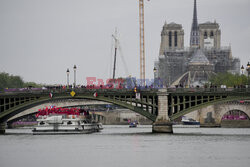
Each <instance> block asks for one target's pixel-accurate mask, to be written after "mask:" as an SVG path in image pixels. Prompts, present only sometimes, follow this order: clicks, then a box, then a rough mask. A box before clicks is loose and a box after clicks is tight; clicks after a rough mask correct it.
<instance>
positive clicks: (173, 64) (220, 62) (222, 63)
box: [155, 0, 240, 86]
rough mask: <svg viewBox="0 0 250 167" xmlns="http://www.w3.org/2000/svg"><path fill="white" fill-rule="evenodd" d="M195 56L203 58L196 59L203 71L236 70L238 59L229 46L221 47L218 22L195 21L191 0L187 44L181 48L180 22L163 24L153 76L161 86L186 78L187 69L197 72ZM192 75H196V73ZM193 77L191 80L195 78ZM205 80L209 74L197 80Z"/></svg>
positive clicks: (236, 71)
mask: <svg viewBox="0 0 250 167" xmlns="http://www.w3.org/2000/svg"><path fill="white" fill-rule="evenodd" d="M197 51H198V52H197ZM197 55H199V56H198V57H200V58H201V59H203V60H205V59H206V60H205V61H204V62H203V61H201V62H199V67H200V68H202V69H203V71H204V70H205V71H204V73H206V74H212V73H215V74H216V73H224V72H231V73H236V74H239V73H240V60H239V59H238V58H234V57H233V56H232V51H231V47H230V46H221V30H220V26H219V24H218V23H217V22H216V21H214V22H206V23H202V24H198V17H197V4H196V0H194V11H193V22H192V26H191V33H190V46H189V47H184V30H183V28H182V25H181V24H177V23H169V24H167V23H165V24H164V26H163V29H162V32H161V45H160V52H159V59H158V61H156V62H155V69H157V70H156V72H155V78H156V79H160V80H161V81H162V82H163V84H164V85H165V86H170V85H176V84H177V85H178V84H180V83H181V82H177V81H183V78H182V77H184V78H187V77H186V75H185V74H186V73H187V72H190V73H191V74H194V73H196V74H197V71H196V72H195V70H196V69H197V68H196V67H193V65H192V62H193V61H194V58H195V57H196V58H197ZM203 55H204V56H203ZM207 61H208V62H207ZM196 63H197V62H196ZM202 63H204V64H202ZM208 64H209V65H208ZM195 76H197V77H198V75H195ZM197 79H198V78H197ZM197 79H193V80H191V81H197ZM208 79H209V75H206V77H203V78H202V80H203V81H201V82H200V83H204V82H206V81H208ZM191 81H190V82H189V81H185V83H189V84H188V85H186V86H190V85H192V84H194V83H192V82H191ZM183 83H184V82H183Z"/></svg>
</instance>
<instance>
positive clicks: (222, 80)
mask: <svg viewBox="0 0 250 167" xmlns="http://www.w3.org/2000/svg"><path fill="white" fill-rule="evenodd" d="M209 81H210V83H211V84H212V85H217V86H220V85H226V86H227V87H233V86H238V85H246V84H247V77H246V76H245V75H239V74H232V73H218V74H217V75H213V76H211V77H210V79H209Z"/></svg>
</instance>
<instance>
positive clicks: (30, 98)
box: [0, 88, 250, 133]
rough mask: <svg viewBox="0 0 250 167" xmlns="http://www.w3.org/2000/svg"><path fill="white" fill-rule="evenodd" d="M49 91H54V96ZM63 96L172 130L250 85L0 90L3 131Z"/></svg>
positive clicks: (242, 94) (243, 94)
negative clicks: (181, 120) (23, 114)
mask: <svg viewBox="0 0 250 167" xmlns="http://www.w3.org/2000/svg"><path fill="white" fill-rule="evenodd" d="M50 95H53V96H52V97H51V96H50ZM63 99H88V100H97V101H103V102H107V103H112V104H115V105H119V106H121V107H124V108H127V109H130V110H132V111H134V112H136V113H138V114H140V115H143V116H145V117H146V118H148V119H150V120H152V121H153V122H154V123H153V131H154V132H166V133H172V123H171V122H172V121H173V120H175V119H177V118H179V117H181V116H183V115H186V114H188V113H191V112H193V111H195V110H198V109H201V108H203V107H207V106H210V105H213V104H219V103H222V102H228V101H233V100H239V99H242V100H244V99H250V89H216V90H215V89H200V88H198V89H159V90H152V89H150V90H149V89H143V90H140V89H138V91H137V92H134V91H132V90H128V89H112V90H105V89H99V90H95V89H75V90H74V91H71V90H66V91H65V90H50V91H42V92H40V91H37V92H36V91H34V92H10V93H1V94H0V132H1V133H4V132H5V123H6V122H7V121H8V120H9V119H10V118H11V117H13V116H15V115H17V114H19V113H21V112H24V111H25V110H27V109H30V108H32V107H35V106H38V105H42V104H44V103H48V102H52V101H55V100H63Z"/></svg>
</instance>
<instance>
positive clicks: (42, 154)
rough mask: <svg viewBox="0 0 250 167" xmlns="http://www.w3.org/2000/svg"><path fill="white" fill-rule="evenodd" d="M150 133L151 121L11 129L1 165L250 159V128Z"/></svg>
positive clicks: (234, 162) (101, 166) (223, 165)
mask: <svg viewBox="0 0 250 167" xmlns="http://www.w3.org/2000/svg"><path fill="white" fill-rule="evenodd" d="M151 132H152V127H151V126H139V127H138V128H129V127H128V126H104V130H103V131H102V132H100V133H94V134H83V135H48V136H47V135H41V136H39V135H38V136H37V135H35V136H33V135H32V133H31V129H8V130H7V135H4V136H0V166H1V167H12V166H13V167H16V166H34V167H40V166H41V167H44V166H57V167H68V166H91V167H92V166H94V167H106V166H107V167H123V166H124V167H128V166H139V167H140V166H143V167H153V166H154V167H165V166H177V167H178V166H185V167H187V166H190V167H198V166H199V167H200V166H205V167H206V166H207V167H208V166H209V167H210V166H214V167H217V166H219V167H230V166H241V167H248V166H249V163H250V129H224V128H211V129H210V128H174V134H152V133H151Z"/></svg>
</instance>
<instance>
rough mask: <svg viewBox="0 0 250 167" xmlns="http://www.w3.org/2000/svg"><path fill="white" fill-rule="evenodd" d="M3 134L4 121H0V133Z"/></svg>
mask: <svg viewBox="0 0 250 167" xmlns="http://www.w3.org/2000/svg"><path fill="white" fill-rule="evenodd" d="M1 134H5V123H1V122H0V135H1Z"/></svg>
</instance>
